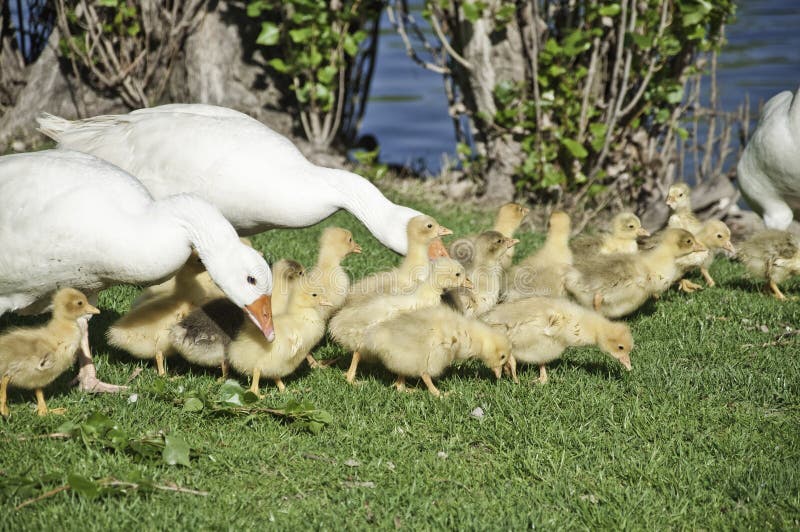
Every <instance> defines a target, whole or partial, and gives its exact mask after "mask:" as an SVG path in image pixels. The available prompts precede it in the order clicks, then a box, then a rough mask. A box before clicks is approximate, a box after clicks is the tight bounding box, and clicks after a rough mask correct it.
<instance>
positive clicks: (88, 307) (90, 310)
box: [86, 303, 100, 314]
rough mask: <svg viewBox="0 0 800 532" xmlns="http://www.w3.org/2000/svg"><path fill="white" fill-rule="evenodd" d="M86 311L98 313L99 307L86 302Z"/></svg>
mask: <svg viewBox="0 0 800 532" xmlns="http://www.w3.org/2000/svg"><path fill="white" fill-rule="evenodd" d="M86 313H87V314H100V309H99V308H97V307H95V306H94V305H89V304H88V303H87V304H86Z"/></svg>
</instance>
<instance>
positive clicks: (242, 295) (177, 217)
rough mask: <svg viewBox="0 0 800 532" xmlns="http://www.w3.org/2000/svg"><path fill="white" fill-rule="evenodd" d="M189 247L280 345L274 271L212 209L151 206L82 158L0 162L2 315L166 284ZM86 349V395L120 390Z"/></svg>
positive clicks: (173, 203) (130, 183)
mask: <svg viewBox="0 0 800 532" xmlns="http://www.w3.org/2000/svg"><path fill="white" fill-rule="evenodd" d="M192 246H194V248H195V249H196V250H197V252H198V254H199V255H200V258H201V259H202V261H203V263H204V264H205V266H206V269H207V270H208V272H209V274H210V275H211V277H212V278H213V279H214V281H215V282H216V283H217V284H218V285H219V287H220V288H221V289H222V290H223V291H224V292H225V294H226V295H227V296H228V297H229V298H230V299H231V300H232V301H233V302H234V303H236V304H237V305H239V306H240V307H244V308H245V309H246V310H247V314H248V315H249V316H250V317H251V319H253V321H254V322H255V323H256V324H257V325H258V326H259V328H260V329H261V330H262V332H263V333H264V335H265V337H266V338H267V339H268V340H271V339H272V338H274V336H275V334H274V332H273V326H272V311H271V299H270V294H271V292H272V276H271V274H270V271H269V268H268V267H267V264H266V263H265V262H264V259H263V257H261V255H260V254H259V253H258V252H257V251H255V250H254V249H252V248H250V247H247V246H245V245H244V244H242V243H241V242H240V241H239V238H238V237H237V235H236V232H235V231H234V229H233V227H231V225H230V224H229V223H228V222H227V221H226V220H225V218H223V216H222V214H221V213H220V212H219V211H218V210H217V209H216V208H215V207H213V206H211V205H209V204H208V203H207V202H205V201H203V200H201V199H199V198H196V197H193V196H191V195H187V194H180V195H176V196H171V197H167V198H164V199H162V200H158V201H154V200H153V198H152V196H150V194H149V193H148V192H147V190H146V189H145V188H144V187H143V186H142V184H141V183H139V181H137V180H136V179H135V178H134V177H132V176H131V175H129V174H127V173H126V172H124V171H122V170H120V169H119V168H117V167H115V166H112V165H110V164H108V163H107V162H105V161H102V160H100V159H98V158H96V157H93V156H91V155H87V154H84V153H79V152H74V151H69V150H47V151H41V152H36V153H26V154H19V155H7V156H5V157H0V250H2V252H1V253H0V315H2V314H4V313H6V312H9V311H16V310H21V311H23V312H26V311H27V312H37V311H38V312H41V311H43V310H44V307H45V306H46V303H45V304H43V302H46V301H47V300H48V299H49V297H50V295H51V294H52V293H53V292H54V291H55V290H56V289H58V288H59V287H63V286H71V287H74V288H77V289H79V290H83V291H85V292H87V293H89V294H96V293H97V292H98V291H99V290H102V289H103V288H105V287H108V286H111V285H115V284H120V283H133V284H153V283H157V282H161V281H163V280H164V279H166V278H168V277H170V276H171V275H172V274H174V273H175V272H176V271H177V270H178V269H179V268H180V267H181V266H182V265H183V264H184V263H185V262H186V259H187V258H188V257H189V253H190V252H191V248H192ZM81 347H82V350H83V351H84V356H83V357H81V371H80V373H79V380H80V383H81V388H82V389H84V390H87V391H116V390H118V389H119V387H115V386H112V385H108V384H105V383H103V382H100V381H99V380H98V379H97V377H96V376H95V369H94V365H93V364H92V360H91V352H90V350H89V344H88V336H85V337H84V339H83V341H82V343H81Z"/></svg>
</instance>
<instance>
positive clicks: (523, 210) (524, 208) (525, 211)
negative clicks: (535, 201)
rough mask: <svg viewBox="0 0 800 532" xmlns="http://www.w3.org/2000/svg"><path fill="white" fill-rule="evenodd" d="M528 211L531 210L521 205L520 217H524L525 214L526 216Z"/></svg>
mask: <svg viewBox="0 0 800 532" xmlns="http://www.w3.org/2000/svg"><path fill="white" fill-rule="evenodd" d="M529 212H531V210H530V209H529V208H527V207H523V208H522V217H523V218H525V217H526V216H528V213H529Z"/></svg>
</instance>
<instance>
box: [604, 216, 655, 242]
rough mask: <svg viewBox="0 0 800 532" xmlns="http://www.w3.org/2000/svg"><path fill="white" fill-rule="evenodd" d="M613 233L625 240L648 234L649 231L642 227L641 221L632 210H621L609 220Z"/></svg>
mask: <svg viewBox="0 0 800 532" xmlns="http://www.w3.org/2000/svg"><path fill="white" fill-rule="evenodd" d="M611 226H612V231H613V233H614V234H615V235H616V236H617V237H619V238H624V239H626V240H635V239H636V238H637V237H640V236H650V232H649V231H647V229H645V228H644V227H642V221H641V220H639V217H638V216H636V215H635V214H633V213H632V212H621V213H619V214H618V215H616V216H615V217H614V220H613V221H612V222H611Z"/></svg>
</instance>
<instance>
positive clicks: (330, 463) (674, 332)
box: [0, 206, 800, 530]
mask: <svg viewBox="0 0 800 532" xmlns="http://www.w3.org/2000/svg"><path fill="white" fill-rule="evenodd" d="M423 207H424V206H423ZM427 210H428V212H430V213H431V214H433V215H434V216H436V217H437V219H438V220H439V221H440V222H442V223H443V224H445V225H446V226H448V227H450V228H451V229H453V230H454V231H455V232H456V233H457V234H459V233H467V232H473V231H476V230H478V229H480V228H483V227H486V226H488V225H490V223H491V216H490V215H488V214H483V213H476V212H471V211H469V210H466V209H455V208H446V209H442V208H440V209H439V210H436V209H427ZM328 225H340V226H344V227H347V228H349V229H351V230H353V232H354V234H355V235H356V240H357V241H358V242H359V243H360V244H361V245H362V247H363V248H364V253H363V254H362V255H358V256H351V257H349V258H348V259H347V260H346V261H345V264H346V267H347V269H348V270H349V272H350V273H351V274H352V275H353V276H354V277H360V276H362V275H364V274H365V273H367V272H371V271H374V270H376V269H379V268H383V267H386V266H389V265H391V264H394V263H395V262H396V261H398V260H399V259H398V257H396V256H394V255H393V254H392V253H391V252H389V251H387V250H386V249H385V248H383V247H381V246H380V245H379V244H377V242H376V241H375V240H374V239H373V238H372V237H371V236H369V235H368V233H367V232H366V230H365V229H364V228H363V227H362V226H360V225H359V224H358V223H357V222H356V221H355V220H354V219H353V218H352V217H350V216H349V215H347V214H346V213H339V214H337V215H336V216H334V217H333V218H331V219H329V220H327V221H325V222H324V223H323V224H320V225H318V226H315V227H311V228H308V229H303V230H292V231H289V230H280V231H273V232H270V233H266V234H263V235H259V236H257V237H256V238H255V239H254V243H255V245H256V247H258V248H259V249H261V250H263V251H265V252H266V254H267V256H268V258H269V259H270V260H272V259H275V258H280V257H291V258H294V259H296V260H299V261H301V262H302V263H304V264H306V265H310V264H312V263H313V261H314V259H315V256H316V240H317V238H318V236H319V234H320V232H321V230H322V228H323V227H324V226H328ZM520 238H521V240H522V242H521V244H520V245H519V252H520V253H519V254H518V256H519V255H525V254H527V253H528V252H529V251H530V250H532V249H534V248H535V247H536V246H537V245H538V244H539V243H541V240H542V238H541V236H540V235H537V234H534V233H531V232H529V231H525V232H523V234H521V235H520ZM711 272H712V274H713V275H714V277H715V279H717V282H718V286H717V287H716V288H714V289H706V290H703V291H701V292H698V293H695V294H692V295H685V294H681V293H678V292H676V291H674V290H673V291H670V292H669V293H667V294H665V295H664V296H663V297H662V298H661V299H660V300H658V301H656V302H653V303H650V304H648V305H647V306H645V307H644V308H643V309H641V310H640V311H639V312H638V313H637V314H635V315H634V316H632V317H631V318H630V320H629V322H630V324H631V327H632V329H633V333H634V338H635V341H636V348H635V349H634V351H633V354H632V356H631V359H632V362H633V371H632V372H630V373H627V372H625V371H624V370H623V369H622V367H621V366H619V365H618V364H616V363H615V362H614V361H613V360H611V359H609V358H607V357H605V356H604V355H603V354H602V353H601V352H600V351H598V350H596V349H594V348H591V349H589V348H587V349H580V350H570V351H568V352H567V353H566V354H565V356H564V358H563V359H562V360H561V361H559V362H557V363H554V364H552V365H551V366H550V371H549V376H550V381H549V383H547V384H546V385H533V384H531V383H532V381H533V380H534V379H535V378H536V377H537V375H538V372H537V370H536V368H534V367H523V369H522V372H521V375H520V377H521V380H522V382H521V384H519V385H515V384H513V383H512V382H511V381H510V380H508V379H504V380H502V381H499V382H497V381H495V380H494V379H493V378H492V377H491V374H490V372H489V371H488V370H486V369H485V368H483V367H482V366H481V365H480V364H478V363H469V364H464V365H461V366H460V367H457V368H454V369H453V370H452V371H450V372H449V373H447V374H445V376H443V378H442V379H441V380H440V381H439V388H440V389H441V390H442V391H443V392H449V395H448V396H447V397H445V398H443V399H435V398H433V397H431V396H430V395H429V394H428V393H427V392H426V391H425V388H424V385H422V384H421V383H419V384H417V389H416V391H414V392H412V393H407V394H402V393H399V392H396V391H395V390H394V389H393V388H391V386H390V385H391V383H392V381H393V378H392V376H391V375H389V374H387V373H386V372H385V371H383V370H381V369H379V368H365V371H364V372H362V373H361V375H360V383H359V384H358V385H357V386H355V387H351V386H348V385H347V384H346V383H345V381H344V377H343V373H342V370H343V369H345V368H346V365H347V363H348V362H349V357H346V358H344V359H342V361H341V362H340V363H339V364H338V366H334V367H332V368H329V369H320V370H310V369H308V368H307V366H305V365H304V366H303V367H302V368H301V369H300V370H298V371H297V373H296V374H295V375H293V376H291V377H289V378H288V379H286V380H285V382H286V384H287V387H288V389H287V392H286V393H285V394H279V393H278V392H277V391H276V390H275V389H274V388H271V387H270V388H267V389H266V397H265V398H264V400H263V401H262V403H263V406H270V407H273V406H280V405H282V404H283V403H285V402H286V401H287V400H288V399H292V398H293V399H297V400H302V401H309V402H311V403H313V405H315V406H316V407H317V408H320V409H324V410H326V411H327V412H328V413H330V415H331V417H332V423H331V424H330V425H328V426H327V427H325V428H324V429H323V430H322V431H321V432H319V433H318V434H312V433H311V432H309V431H307V430H304V429H302V428H301V427H300V426H299V425H298V424H297V423H290V422H285V421H282V420H280V419H277V418H275V417H272V416H269V415H259V416H240V417H230V416H214V415H211V414H210V413H208V412H207V410H204V411H202V412H189V411H186V410H185V409H184V407H183V406H181V405H180V404H177V403H175V402H173V401H171V400H169V398H168V396H169V395H170V394H173V395H176V396H177V395H180V394H181V393H183V394H185V393H186V392H187V391H193V392H197V393H199V394H206V395H209V396H214V395H215V394H216V393H217V392H218V390H219V388H220V384H219V383H218V382H217V381H216V379H217V377H218V375H217V374H216V373H214V372H209V371H204V370H203V369H197V368H192V367H189V366H188V365H186V364H184V363H182V362H181V361H179V360H175V359H171V360H169V362H168V371H169V372H170V374H171V376H172V377H173V378H170V379H167V380H164V381H163V389H164V390H163V391H161V392H158V390H159V386H160V385H159V384H158V383H157V381H159V378H158V377H157V376H156V374H155V371H154V370H153V369H152V366H149V365H146V364H143V363H141V362H139V361H136V360H134V359H131V358H129V357H127V356H126V355H125V354H124V353H121V352H116V351H113V350H111V349H109V348H108V347H107V345H106V344H105V342H104V340H103V335H104V332H105V329H106V328H107V327H108V326H109V324H110V323H111V322H112V321H113V320H114V319H116V318H117V317H118V316H119V315H120V313H122V312H125V311H126V310H127V309H128V307H129V305H130V302H131V301H132V299H133V297H134V296H135V295H136V293H137V292H138V289H136V288H133V287H117V288H114V289H111V290H108V291H106V292H105V293H103V294H102V297H101V300H100V306H101V308H102V310H103V314H101V315H100V316H97V317H96V318H95V319H93V320H92V322H91V325H92V337H93V342H94V350H95V357H96V359H97V361H98V372H99V375H100V376H101V377H102V378H103V379H105V380H107V381H109V382H115V383H119V382H123V381H124V380H125V379H126V378H127V377H128V376H129V375H130V374H131V372H132V371H133V370H134V369H135V368H137V367H140V366H144V368H145V369H144V371H143V373H142V374H141V375H140V376H139V377H138V378H136V379H135V380H134V381H133V382H132V388H131V391H132V392H134V393H137V395H138V400H137V401H135V402H132V401H130V400H129V396H128V394H122V395H98V396H90V395H86V394H82V393H79V392H78V391H76V390H75V389H72V388H70V386H69V384H68V383H69V380H70V379H71V378H72V376H74V372H73V373H72V374H69V375H65V376H63V377H62V378H60V379H59V380H58V381H57V382H56V383H55V384H54V385H53V386H51V387H50V388H49V389H48V390H47V392H46V395H47V397H48V398H49V405H50V407H65V408H67V410H68V411H67V413H66V415H64V416H49V417H46V418H39V417H37V416H35V414H34V411H33V408H32V401H33V394H32V393H29V392H18V391H14V392H12V393H11V394H10V402H11V411H12V416H11V418H10V419H9V420H7V421H0V445H2V447H1V448H2V453H0V487H2V486H3V485H5V486H6V489H5V491H3V490H0V530H42V529H52V528H55V527H58V528H60V529H66V530H77V529H86V528H92V529H142V530H152V529H157V528H167V527H169V528H178V529H191V528H198V529H201V528H202V529H251V528H255V527H262V526H270V525H273V526H276V527H279V528H281V529H289V528H291V529H340V528H349V529H356V528H366V527H370V526H377V527H380V528H395V527H397V528H405V529H442V528H458V529H521V528H528V527H536V528H542V527H544V528H558V529H575V528H592V529H596V528H614V529H622V528H627V529H663V528H688V529H708V528H758V529H764V528H796V527H798V526H800V441H799V440H800V402H798V399H799V396H798V391H799V390H798V386H799V385H800V337H798V336H797V335H791V334H784V335H783V336H781V335H782V333H785V332H786V331H787V329H786V328H787V327H789V328H790V330H791V331H794V330H796V329H797V328H800V303H798V302H797V300H794V301H787V302H778V301H776V300H774V299H773V298H771V297H769V296H768V295H766V294H765V293H764V292H763V291H761V290H760V287H759V286H758V285H756V284H755V283H754V282H753V281H751V280H749V279H748V278H747V277H746V276H745V274H744V270H743V268H742V267H741V266H740V265H739V264H736V263H732V262H728V261H726V260H720V261H718V262H716V263H715V264H714V266H713V267H712V269H711ZM785 288H786V290H785V292H786V293H787V295H788V294H793V295H795V296H797V295H800V282H798V281H797V280H795V281H794V282H790V283H787V284H786V286H785ZM35 321H36V320H31V319H30V318H27V319H21V318H14V317H8V316H6V317H3V318H0V328H2V329H4V328H5V327H6V326H7V325H8V324H9V323H20V322H21V323H32V322H35ZM314 354H315V355H316V356H317V357H318V358H323V359H324V358H332V357H337V356H341V355H346V353H344V352H343V351H342V350H341V349H340V348H339V347H338V346H336V345H334V344H332V343H329V342H328V341H326V340H323V343H322V345H321V346H319V347H317V349H316V350H315V351H314ZM240 382H241V383H242V384H243V385H246V384H247V382H246V380H245V379H244V378H242V379H240ZM262 382H263V381H262ZM412 384H413V381H412ZM477 407H479V408H480V409H481V410H482V413H483V415H482V416H480V415H472V414H471V413H473V411H475V409H476V408H477ZM93 412H100V413H102V414H105V415H106V416H108V417H109V418H111V419H112V420H113V421H114V422H116V423H117V424H118V425H119V427H120V428H121V429H123V430H124V431H125V432H127V433H128V434H130V435H134V436H138V435H141V434H145V433H150V432H154V431H158V430H163V431H165V432H167V433H170V434H174V435H176V436H180V437H182V438H184V439H185V440H186V442H187V443H188V444H189V445H190V446H191V447H192V448H195V449H198V451H199V452H198V456H197V457H196V458H193V459H192V462H191V466H190V467H184V466H170V465H167V464H165V463H164V462H163V461H161V460H160V459H158V457H156V459H141V458H138V457H137V455H135V454H132V453H129V452H121V451H114V450H110V449H107V448H103V447H102V446H98V445H95V444H91V443H90V444H89V445H85V444H84V443H83V442H82V441H81V440H80V439H75V438H73V439H66V440H64V439H52V438H42V437H38V438H37V437H36V436H41V435H47V434H49V433H53V432H55V431H56V430H57V429H58V427H59V426H60V425H61V424H62V423H64V421H66V420H72V421H76V422H81V421H82V420H85V419H86V418H87V417H88V416H89V415H90V414H92V413H93ZM476 414H477V412H476ZM31 437H33V438H31ZM23 438H24V439H23ZM131 473H136V474H139V475H141V476H142V477H144V478H148V479H152V480H153V481H154V482H155V483H157V484H160V485H169V484H170V483H175V484H176V485H178V486H182V487H185V488H189V489H193V490H201V491H205V492H208V494H207V495H206V496H201V495H195V494H188V493H176V492H170V491H158V490H157V491H153V492H144V491H129V492H127V493H109V494H104V495H101V496H99V497H97V498H94V499H90V498H87V497H85V496H84V495H81V494H79V493H77V492H76V491H75V490H66V491H62V492H59V493H57V494H54V495H52V496H50V497H47V498H44V499H42V500H40V501H38V502H35V503H33V504H29V505H27V506H25V507H23V508H21V509H18V510H15V507H16V506H17V505H19V504H21V503H22V502H24V501H26V500H27V499H30V498H32V497H35V496H37V495H39V494H42V493H44V492H46V491H48V490H51V489H54V488H57V487H59V486H61V485H63V484H64V483H65V480H64V479H66V478H67V475H68V474H77V475H82V476H85V477H90V478H98V477H115V478H127V477H128V476H130V475H131ZM50 474H53V478H47V479H46V480H45V481H44V482H43V484H42V485H41V486H39V487H36V488H35V489H32V490H26V491H21V492H14V491H13V490H11V489H9V484H10V481H9V479H13V478H17V477H21V476H26V477H30V478H34V479H37V478H42V477H45V476H46V475H50Z"/></svg>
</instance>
